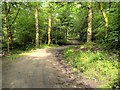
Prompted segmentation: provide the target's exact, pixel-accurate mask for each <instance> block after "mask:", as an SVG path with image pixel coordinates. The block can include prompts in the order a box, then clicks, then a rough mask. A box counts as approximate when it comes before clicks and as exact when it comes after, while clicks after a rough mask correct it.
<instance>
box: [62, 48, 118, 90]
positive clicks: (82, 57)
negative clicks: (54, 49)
mask: <svg viewBox="0 0 120 90" xmlns="http://www.w3.org/2000/svg"><path fill="white" fill-rule="evenodd" d="M64 57H65V61H66V62H68V63H69V64H70V65H71V66H73V67H74V68H76V69H78V70H79V71H81V72H83V73H84V75H86V76H87V77H90V78H91V79H93V78H95V79H97V80H99V81H102V82H103V83H104V84H105V86H103V87H110V88H111V87H115V86H114V83H117V84H118V82H117V80H118V69H120V67H119V65H118V62H117V57H116V58H115V57H111V56H110V55H109V54H108V53H107V52H105V51H96V52H92V51H90V50H86V51H82V50H80V51H77V50H76V49H74V48H68V49H66V50H65V51H64ZM117 87H118V86H116V88H117Z"/></svg>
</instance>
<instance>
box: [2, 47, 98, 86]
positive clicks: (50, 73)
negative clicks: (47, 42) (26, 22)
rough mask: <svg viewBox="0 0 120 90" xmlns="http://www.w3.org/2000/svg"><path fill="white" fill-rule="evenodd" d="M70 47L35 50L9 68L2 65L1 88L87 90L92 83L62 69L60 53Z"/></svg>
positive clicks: (9, 65) (63, 65)
mask: <svg viewBox="0 0 120 90" xmlns="http://www.w3.org/2000/svg"><path fill="white" fill-rule="evenodd" d="M66 47H69V46H61V47H58V48H51V49H37V50H34V51H32V52H31V53H29V54H28V55H26V56H23V57H20V58H18V59H16V60H15V61H13V62H12V63H10V64H6V61H7V60H5V62H4V61H3V69H2V70H3V72H2V79H3V80H2V87H3V88H86V87H88V88H89V87H95V86H96V84H95V83H94V81H90V80H87V79H84V78H83V76H82V75H81V74H79V75H77V77H75V76H74V75H73V74H72V72H71V71H70V68H69V67H67V66H66V65H65V63H64V62H63V58H62V53H61V52H62V50H63V49H65V48H66Z"/></svg>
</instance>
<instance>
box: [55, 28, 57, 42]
mask: <svg viewBox="0 0 120 90" xmlns="http://www.w3.org/2000/svg"><path fill="white" fill-rule="evenodd" d="M55 44H57V28H56V30H55Z"/></svg>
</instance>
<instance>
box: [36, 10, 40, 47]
mask: <svg viewBox="0 0 120 90" xmlns="http://www.w3.org/2000/svg"><path fill="white" fill-rule="evenodd" d="M35 21H36V22H35V27H36V48H38V46H39V27H38V10H37V8H36V9H35Z"/></svg>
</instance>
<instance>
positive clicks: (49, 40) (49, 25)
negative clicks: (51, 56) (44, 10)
mask: <svg viewBox="0 0 120 90" xmlns="http://www.w3.org/2000/svg"><path fill="white" fill-rule="evenodd" d="M50 33H51V15H49V16H48V46H50V42H51V37H50Z"/></svg>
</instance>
